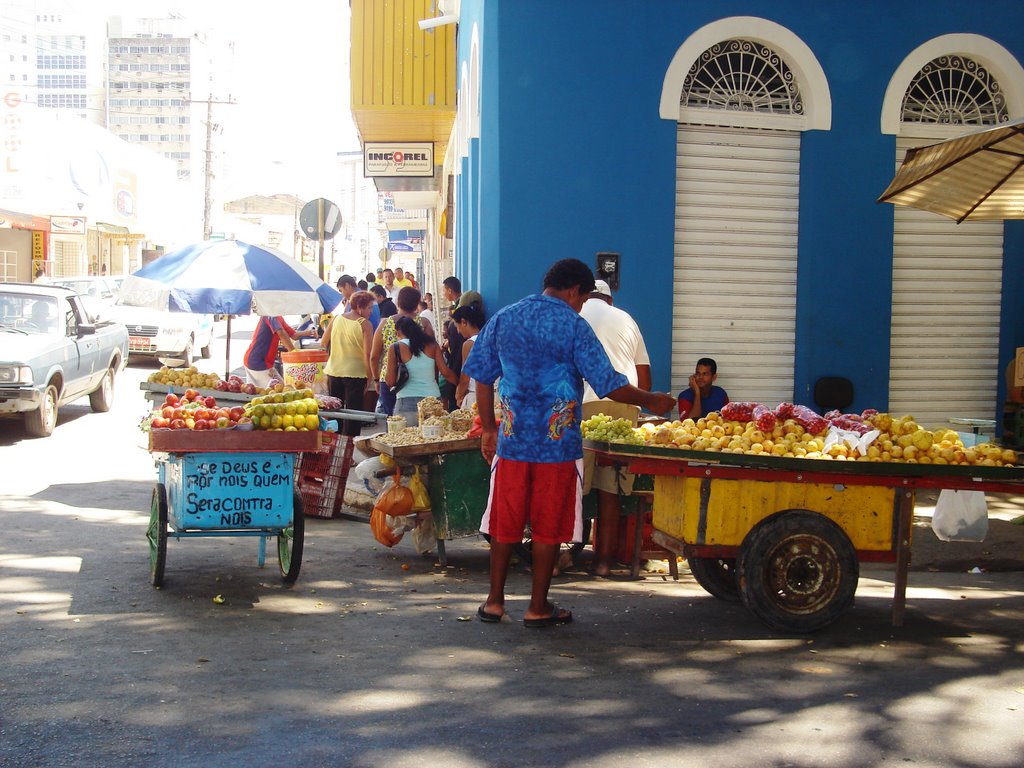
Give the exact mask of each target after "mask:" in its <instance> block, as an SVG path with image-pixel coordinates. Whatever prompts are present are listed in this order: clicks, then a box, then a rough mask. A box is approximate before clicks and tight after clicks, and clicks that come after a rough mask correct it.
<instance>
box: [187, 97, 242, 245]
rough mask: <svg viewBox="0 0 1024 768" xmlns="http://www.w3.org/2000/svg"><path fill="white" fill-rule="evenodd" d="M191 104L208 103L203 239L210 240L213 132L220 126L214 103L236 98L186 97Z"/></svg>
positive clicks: (224, 102) (230, 102)
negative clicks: (214, 111)
mask: <svg viewBox="0 0 1024 768" xmlns="http://www.w3.org/2000/svg"><path fill="white" fill-rule="evenodd" d="M186 101H187V102H188V103H189V104H206V149H205V151H204V153H205V159H204V163H203V165H204V169H203V175H204V183H203V240H209V239H210V235H211V234H213V226H212V225H211V224H210V210H211V208H212V207H213V197H212V196H211V194H210V186H211V182H212V181H213V132H214V130H215V129H216V128H217V127H218V126H217V125H216V124H215V123H214V122H213V105H214V104H234V103H235V100H234V99H232V98H231V96H230V95H229V96H228V100H227V101H218V100H217V99H214V98H213V94H212V93H211V94H209V96H207V98H206V99H205V100H204V99H186Z"/></svg>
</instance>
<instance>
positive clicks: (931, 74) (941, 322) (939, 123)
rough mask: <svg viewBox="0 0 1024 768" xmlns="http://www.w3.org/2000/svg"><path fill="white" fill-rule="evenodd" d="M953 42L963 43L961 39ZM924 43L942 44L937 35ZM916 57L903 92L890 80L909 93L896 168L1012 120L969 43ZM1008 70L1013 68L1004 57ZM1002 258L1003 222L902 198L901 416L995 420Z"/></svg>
mask: <svg viewBox="0 0 1024 768" xmlns="http://www.w3.org/2000/svg"><path fill="white" fill-rule="evenodd" d="M944 42H945V43H946V44H949V45H955V44H960V45H963V43H964V41H963V40H958V39H956V38H953V37H947V38H945V39H944ZM972 42H973V43H974V45H973V46H972V50H978V51H984V50H985V49H984V46H983V45H981V43H982V42H983V41H978V40H974V41H972ZM925 45H926V46H934V41H932V42H931V43H930V44H925ZM923 47H924V46H923ZM965 47H966V46H965ZM998 52H999V51H998V50H997V49H993V50H992V51H989V52H988V53H989V55H988V57H987V60H989V61H996V62H999V61H1000V58H999V57H998V55H997V54H998ZM936 54H939V55H936ZM1004 58H1005V57H1004ZM915 59H916V63H917V66H918V69H917V70H916V71H913V70H912V69H909V67H907V66H906V63H905V66H904V67H901V72H902V82H903V83H905V84H906V86H905V90H904V91H903V93H902V94H897V93H891V91H892V86H890V93H889V94H887V96H889V97H893V98H895V97H897V96H902V99H901V101H900V110H899V122H898V131H897V136H896V158H895V160H896V163H895V165H896V167H899V164H900V163H901V162H902V160H903V157H904V155H905V154H906V152H907V150H908V149H910V148H911V147H919V146H927V145H929V144H934V143H936V142H938V141H941V140H942V139H943V138H948V137H952V136H959V135H962V134H964V133H966V132H968V131H970V130H977V129H982V128H985V127H991V126H994V125H998V124H999V123H1002V122H1006V121H1007V120H1009V119H1010V111H1009V109H1008V106H1007V95H1006V94H1005V93H1004V90H1003V88H1002V87H1001V86H1000V80H1001V79H1003V76H1002V75H997V74H996V73H995V72H994V71H993V69H992V68H990V66H987V65H986V64H985V63H984V61H983V60H982V59H981V57H980V56H979V57H975V56H974V55H970V54H968V53H966V52H964V51H963V49H962V48H961V49H960V50H958V49H957V48H951V49H950V48H947V49H946V52H940V51H936V50H935V49H934V47H930V49H929V50H928V51H927V53H926V54H925V55H924V56H922V55H921V52H920V49H919V50H918V51H915V52H914V53H913V54H911V56H910V57H908V60H910V61H915ZM922 62H923V63H922ZM1002 69H1003V70H1006V69H1007V67H1006V65H1005V62H1003V67H1002ZM1005 74H1007V72H1005V71H1004V72H1003V75H1005ZM896 79H897V78H896V76H894V81H895V80H896ZM890 108H891V106H890ZM884 125H885V120H884V118H883V127H884ZM1002 262H1003V224H1002V222H1000V221H977V222H965V223H963V224H959V225H958V224H957V223H956V222H954V221H952V220H950V219H946V218H944V217H942V216H939V215H938V214H934V213H930V212H928V211H921V210H918V209H916V208H908V207H906V206H901V205H897V206H894V208H893V252H892V267H893V268H892V302H891V306H892V315H891V319H892V325H891V328H892V330H891V332H890V339H889V410H890V411H891V412H892V413H893V414H905V413H909V414H912V415H913V416H914V417H915V418H916V419H917V420H918V422H919V423H921V424H923V425H925V426H929V427H935V426H945V425H946V424H948V423H949V419H951V418H958V417H964V418H981V419H988V418H991V417H992V415H993V414H994V413H995V410H996V402H995V401H996V387H997V384H998V381H999V359H998V356H999V327H1000V302H1001V292H1002V288H1001V282H1002V280H1001V278H1002V269H1003V267H1002Z"/></svg>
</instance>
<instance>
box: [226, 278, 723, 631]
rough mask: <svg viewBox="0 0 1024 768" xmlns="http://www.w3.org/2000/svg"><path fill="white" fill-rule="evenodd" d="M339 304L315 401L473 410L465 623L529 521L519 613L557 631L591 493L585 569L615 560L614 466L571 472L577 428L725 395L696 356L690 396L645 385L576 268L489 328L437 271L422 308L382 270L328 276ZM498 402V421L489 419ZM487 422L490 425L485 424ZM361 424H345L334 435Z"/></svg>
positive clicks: (617, 486)
mask: <svg viewBox="0 0 1024 768" xmlns="http://www.w3.org/2000/svg"><path fill="white" fill-rule="evenodd" d="M337 285H338V290H339V292H340V293H341V295H342V297H343V302H342V305H341V306H339V307H338V308H336V309H335V310H334V312H333V313H332V314H331V315H330V316H327V317H326V318H325V322H323V324H322V326H321V328H320V333H321V334H322V335H321V338H320V346H321V347H322V348H323V349H325V350H327V352H328V360H327V363H326V365H325V367H324V372H325V374H326V377H327V385H328V391H329V392H330V394H331V395H333V396H334V397H337V398H338V399H339V400H341V402H342V404H343V407H344V408H348V409H354V410H375V411H376V412H378V413H382V414H386V415H388V416H392V415H396V416H403V417H404V418H405V419H406V421H407V423H408V424H410V425H413V426H415V425H417V424H418V415H417V412H418V408H417V405H418V403H419V402H420V401H421V400H423V398H426V397H437V398H440V399H441V400H442V401H443V402H444V403H445V405H446V407H447V408H448V410H454V409H455V408H459V407H461V408H474V407H475V408H476V409H477V413H478V416H479V422H480V429H481V430H482V436H481V452H482V454H483V457H484V459H485V460H486V461H487V462H488V463H489V464H490V465H491V481H490V482H491V488H490V493H489V499H488V504H487V509H486V510H485V511H484V514H483V520H482V522H481V531H482V532H484V533H487V534H489V536H490V541H491V576H490V580H491V582H490V592H489V594H488V596H487V598H486V600H485V601H484V602H483V603H482V604H481V605H480V607H479V609H478V611H477V614H478V617H479V619H480V620H481V621H484V622H489V623H495V622H500V621H502V620H503V619H505V618H506V610H505V580H506V575H507V571H508V566H509V563H510V562H511V556H512V552H513V547H514V545H516V544H518V543H519V542H521V541H522V537H523V533H524V529H525V527H526V525H527V524H529V526H530V531H531V538H532V563H533V585H532V590H531V598H530V603H529V606H528V607H527V609H526V611H525V612H524V614H523V619H524V624H525V625H526V626H527V627H545V626H552V625H556V624H564V623H567V622H570V621H572V618H573V617H572V614H571V612H569V611H567V610H564V609H561V608H558V607H557V606H555V605H554V604H553V603H551V602H550V601H549V599H548V590H549V588H550V585H551V579H552V577H553V575H554V574H555V573H556V571H557V568H558V567H559V562H558V553H559V547H560V545H561V544H562V543H566V542H570V541H579V540H580V536H581V530H582V516H581V509H582V505H581V499H582V496H583V494H584V493H586V492H589V491H590V490H591V488H593V489H596V491H597V498H598V532H599V535H598V537H597V543H596V551H595V557H594V561H593V563H592V566H591V571H592V573H593V574H594V575H595V576H599V577H604V576H607V575H608V574H609V572H610V571H611V569H612V567H613V565H614V559H615V558H614V555H613V553H614V552H615V551H616V541H615V539H616V534H617V530H618V519H619V516H620V514H621V509H620V498H621V496H622V495H623V494H628V493H630V491H631V487H632V478H631V477H630V476H629V475H628V474H627V473H625V472H623V471H622V470H618V469H614V468H606V467H595V466H593V462H584V459H583V443H582V431H581V423H582V421H583V420H585V419H586V418H587V417H588V416H590V415H592V414H595V413H598V412H604V413H608V414H610V415H614V416H616V417H623V418H627V419H630V420H632V421H633V422H634V423H636V421H637V419H638V418H639V415H640V412H641V409H645V410H647V411H648V412H650V413H652V414H656V415H667V414H669V413H670V412H671V411H672V410H673V409H674V408H676V407H678V410H679V414H680V418H687V417H690V418H699V417H701V416H705V415H707V413H708V412H710V411H711V410H719V409H720V408H721V407H722V406H723V405H725V404H726V403H727V402H729V398H728V395H727V394H726V393H725V390H723V389H722V388H721V387H719V386H717V385H716V384H715V381H716V379H717V374H718V369H717V364H716V363H715V361H714V360H713V359H711V358H701V359H700V360H698V361H697V364H696V366H695V369H694V373H693V375H692V376H691V377H690V380H689V387H688V388H687V389H685V390H683V391H682V392H680V393H678V395H676V396H672V395H670V394H666V393H659V392H653V391H651V387H652V375H651V366H650V358H649V357H648V354H647V348H646V345H645V344H644V339H643V335H642V334H641V332H640V328H639V326H638V325H637V323H636V322H635V321H634V320H633V318H632V317H631V316H630V315H629V314H628V313H627V312H625V311H623V310H622V309H620V308H619V307H616V306H615V305H614V299H613V297H612V291H611V288H610V287H609V285H608V284H607V283H606V282H604V281H600V280H595V279H594V275H593V272H592V271H591V270H590V268H589V267H588V266H587V265H586V264H584V263H583V262H581V261H579V260H577V259H562V260H561V261H558V262H556V263H555V264H554V265H552V266H551V268H550V269H549V270H548V272H547V273H546V274H545V276H544V281H543V289H542V292H541V293H539V294H535V295H531V296H527V297H526V298H524V299H522V300H521V301H518V302H516V303H514V304H511V305H509V306H506V307H504V308H502V309H500V310H499V311H498V312H496V313H495V314H494V315H493V317H490V318H488V317H487V315H486V313H485V310H484V305H483V300H482V297H481V296H480V294H479V293H478V292H476V291H471V290H467V291H463V289H462V284H461V282H460V280H459V279H458V278H457V277H455V276H451V277H448V278H445V280H444V281H443V283H442V289H443V292H444V304H443V305H442V306H440V307H437V308H436V309H435V307H434V299H433V296H432V295H431V294H430V293H421V291H420V289H419V286H418V285H417V284H416V280H415V277H414V276H413V275H412V274H411V273H408V272H404V271H403V270H402V269H400V268H396V269H394V270H392V269H390V268H381V269H378V270H377V271H376V273H373V272H371V273H368V274H367V275H366V276H365V278H364V279H362V280H357V279H356V278H354V277H352V276H351V275H342V276H341V277H340V278H339V279H338V282H337ZM308 333H312V334H314V335H315V334H316V333H317V330H316V329H315V328H314V329H311V331H301V332H296V331H295V330H294V329H292V328H291V327H290V326H288V324H287V323H285V322H284V320H283V319H282V318H279V317H278V318H261V319H260V323H259V325H258V326H257V329H256V332H255V333H254V335H253V341H252V344H251V345H250V348H249V351H248V352H247V353H246V361H245V366H246V369H247V371H248V373H249V376H250V379H251V380H253V381H254V382H255V383H257V384H259V383H260V381H261V380H263V381H265V379H266V377H267V376H268V375H269V369H271V368H272V366H273V359H274V357H275V356H276V354H277V352H278V350H279V348H280V347H283V348H284V349H291V348H292V346H293V342H294V340H295V339H297V338H298V337H299V335H300V334H308ZM496 406H497V407H498V410H499V411H500V414H501V415H500V417H498V416H497V415H496V412H495V408H496ZM499 419H500V423H499ZM360 427H361V423H360V422H357V421H352V420H345V422H344V426H343V428H342V430H343V433H344V434H345V435H350V436H354V435H358V434H359V432H360Z"/></svg>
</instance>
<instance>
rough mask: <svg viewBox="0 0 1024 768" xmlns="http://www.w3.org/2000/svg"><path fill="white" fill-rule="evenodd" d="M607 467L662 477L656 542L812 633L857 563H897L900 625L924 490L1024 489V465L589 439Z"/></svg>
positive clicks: (790, 628) (851, 579) (724, 590)
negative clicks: (758, 452) (918, 499)
mask: <svg viewBox="0 0 1024 768" xmlns="http://www.w3.org/2000/svg"><path fill="white" fill-rule="evenodd" d="M584 447H585V448H586V449H587V450H590V451H593V452H594V453H595V454H596V455H597V459H598V461H600V462H602V463H606V464H618V465H622V466H625V467H626V468H627V469H628V470H629V471H630V472H633V473H636V474H638V475H640V474H647V475H654V511H653V526H654V534H653V538H654V541H655V542H656V543H658V544H660V545H661V546H663V547H665V548H666V549H668V550H670V551H671V552H675V553H677V554H679V555H682V556H684V557H686V558H687V563H688V564H689V566H690V570H691V572H692V573H693V577H694V579H696V581H697V583H698V584H700V585H701V586H702V587H703V588H704V589H705V590H706V591H707V592H709V593H711V594H712V595H714V596H715V597H717V598H719V599H722V600H738V601H741V602H742V603H743V604H744V605H745V606H746V607H747V608H748V609H749V610H750V611H751V612H752V613H753V614H754V615H756V616H757V617H758V618H759V619H761V620H762V621H764V622H765V623H766V624H768V625H769V626H771V627H773V628H775V629H779V630H782V631H785V632H811V631H814V630H817V629H821V628H822V627H824V626H826V625H828V624H829V623H831V622H832V621H834V620H835V619H837V618H838V617H839V616H840V615H842V613H843V612H845V611H846V610H847V609H848V608H850V607H851V606H852V605H853V598H854V592H855V591H856V589H857V580H858V578H859V563H860V562H883V563H884V562H889V563H894V564H895V566H896V578H895V587H894V594H893V606H892V624H893V626H897V627H898V626H902V625H903V614H904V606H905V601H906V589H907V572H908V569H909V566H910V543H911V541H910V539H911V531H912V523H913V513H914V501H915V494H916V491H917V489H920V488H935V489H950V490H976V491H986V492H1005V493H1021V492H1024V467H1020V466H1013V467H984V466H959V465H957V466H953V465H935V464H905V463H877V462H858V461H848V462H844V461H823V460H815V459H788V458H782V457H774V456H751V455H745V454H728V455H725V454H721V453H709V452H706V451H689V450H683V449H675V448H665V447H654V446H637V445H625V444H619V443H604V442H594V441H589V440H586V441H584Z"/></svg>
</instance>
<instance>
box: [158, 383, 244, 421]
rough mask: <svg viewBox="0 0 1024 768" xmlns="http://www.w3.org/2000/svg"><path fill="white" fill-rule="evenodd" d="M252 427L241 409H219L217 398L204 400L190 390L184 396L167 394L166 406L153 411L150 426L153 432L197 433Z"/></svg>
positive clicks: (239, 407)
mask: <svg viewBox="0 0 1024 768" xmlns="http://www.w3.org/2000/svg"><path fill="white" fill-rule="evenodd" d="M249 423H251V419H250V418H249V417H248V416H246V413H245V409H244V408H243V407H242V406H240V405H237V406H234V407H233V408H222V407H218V406H217V400H216V399H215V398H212V397H203V396H202V395H200V394H199V393H198V392H197V391H196V390H194V389H189V390H186V391H185V394H183V395H181V396H178V395H176V394H174V393H173V392H171V393H168V395H167V397H165V398H164V402H163V405H162V406H161V407H160V408H159V409H158V410H155V411H153V413H152V416H151V418H150V421H149V426H150V427H151V428H152V429H193V430H196V431H197V432H198V431H203V430H209V429H230V428H231V427H234V426H236V425H240V424H249Z"/></svg>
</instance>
